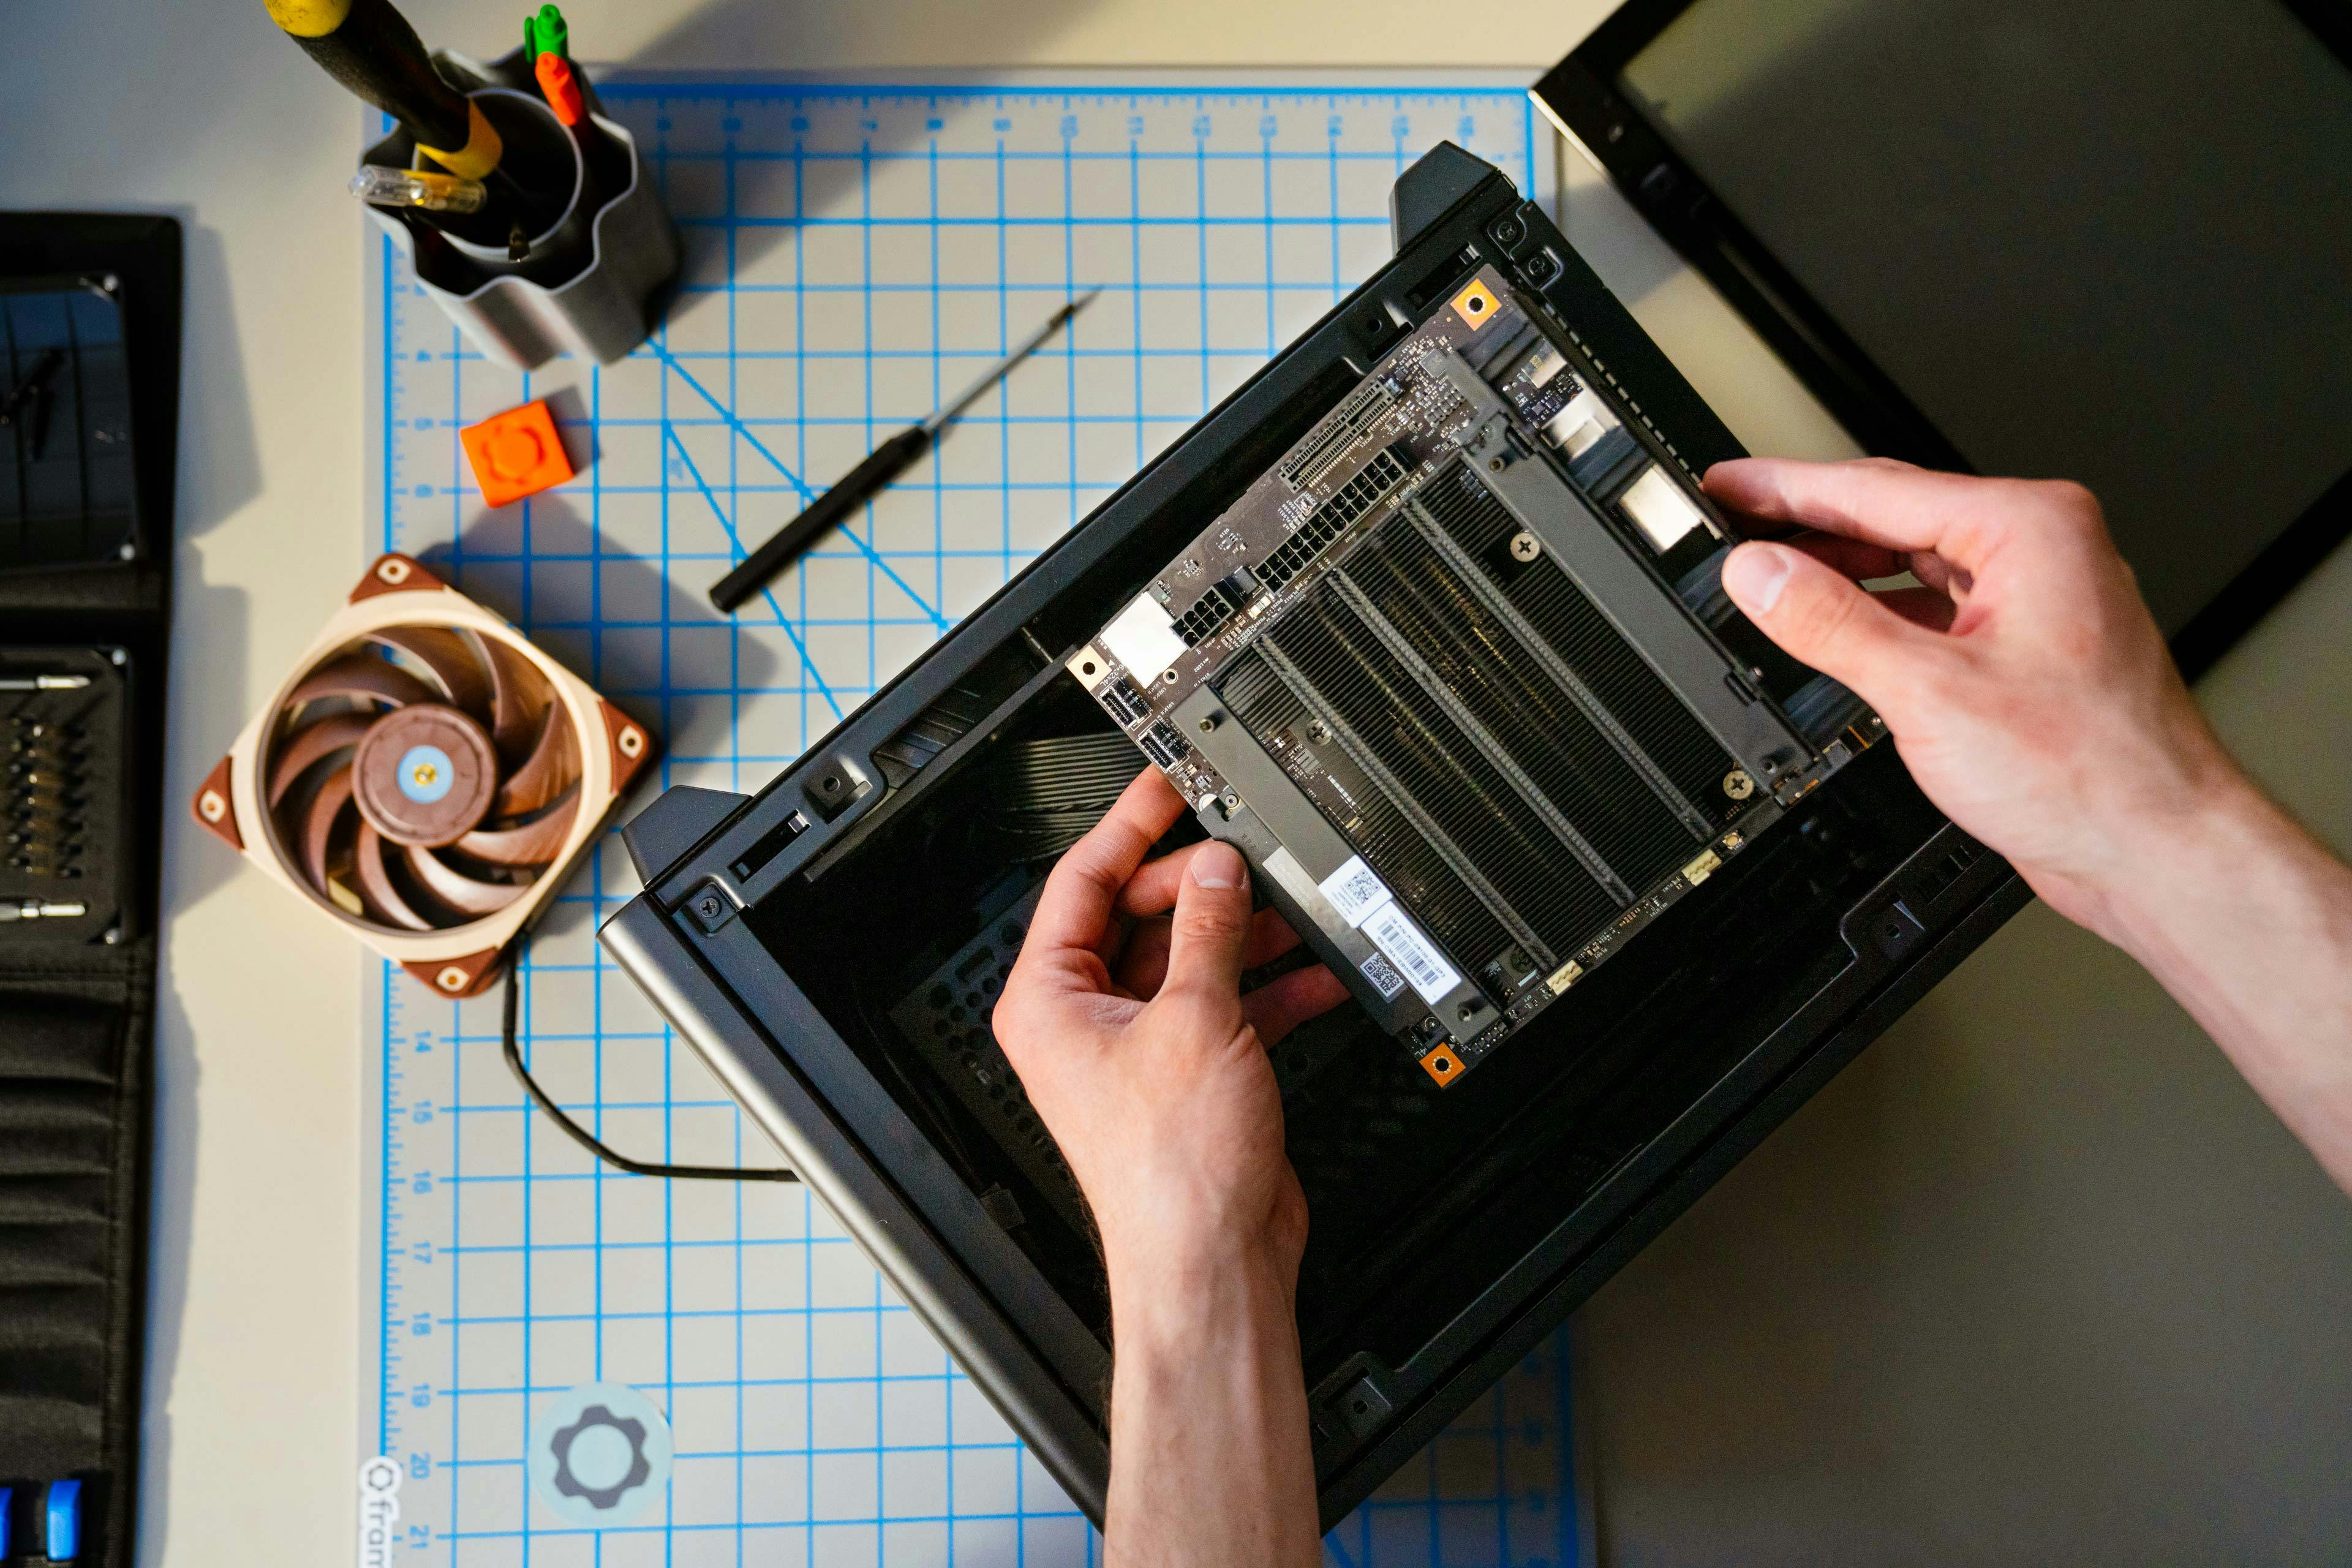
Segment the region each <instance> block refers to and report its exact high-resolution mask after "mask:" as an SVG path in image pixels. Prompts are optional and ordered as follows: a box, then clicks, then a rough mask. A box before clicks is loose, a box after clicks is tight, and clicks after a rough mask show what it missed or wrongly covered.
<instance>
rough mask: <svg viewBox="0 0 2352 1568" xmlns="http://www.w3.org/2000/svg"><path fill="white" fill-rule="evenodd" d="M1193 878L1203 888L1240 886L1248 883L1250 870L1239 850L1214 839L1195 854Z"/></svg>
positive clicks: (1193, 858)
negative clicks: (1245, 866)
mask: <svg viewBox="0 0 2352 1568" xmlns="http://www.w3.org/2000/svg"><path fill="white" fill-rule="evenodd" d="M1192 880H1193V882H1194V883H1195V884H1196V885H1197V886H1200V887H1203V888H1219V889H1223V888H1239V887H1243V886H1244V885H1246V884H1247V882H1248V880H1249V872H1248V870H1247V869H1246V868H1244V866H1243V865H1242V858H1241V852H1240V851H1239V850H1237V849H1235V848H1234V847H1233V846H1232V845H1230V844H1219V843H1216V842H1214V841H1212V842H1210V843H1208V844H1205V845H1203V846H1202V847H1201V849H1200V850H1199V851H1198V852H1197V853H1196V854H1194V855H1193V857H1192Z"/></svg>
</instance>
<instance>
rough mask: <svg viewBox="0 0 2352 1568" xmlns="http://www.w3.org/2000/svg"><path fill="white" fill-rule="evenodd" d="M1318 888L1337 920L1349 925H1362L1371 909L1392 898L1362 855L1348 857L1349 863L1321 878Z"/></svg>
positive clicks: (1385, 884) (1386, 887) (1386, 885)
mask: <svg viewBox="0 0 2352 1568" xmlns="http://www.w3.org/2000/svg"><path fill="white" fill-rule="evenodd" d="M1319 886H1320V887H1321V888H1322V889H1323V896H1324V897H1325V898H1327V899H1328V900H1331V907H1332V908H1333V909H1335V910H1339V918H1340V919H1341V920H1343V921H1347V922H1348V923H1349V925H1351V926H1360V925H1362V924H1363V923H1364V921H1366V920H1368V919H1370V916H1371V913H1372V911H1373V910H1377V909H1379V908H1380V907H1381V905H1382V904H1385V903H1389V902H1391V900H1393V898H1394V895H1393V894H1391V892H1390V891H1389V889H1388V884H1387V883H1385V882H1383V881H1381V879H1380V878H1379V877H1378V876H1376V875H1374V874H1373V871H1372V868H1370V866H1367V865H1365V864H1364V858H1363V857H1362V856H1361V855H1350V856H1349V857H1348V863H1347V864H1346V865H1344V866H1342V867H1340V868H1339V869H1338V870H1336V871H1334V872H1332V873H1331V874H1330V875H1329V876H1328V877H1326V878H1324V879H1323V880H1322V882H1321V883H1320V884H1319Z"/></svg>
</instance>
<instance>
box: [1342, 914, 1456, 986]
mask: <svg viewBox="0 0 2352 1568" xmlns="http://www.w3.org/2000/svg"><path fill="white" fill-rule="evenodd" d="M1363 925H1364V934H1365V935H1366V936H1368V937H1370V938H1371V939H1372V945H1373V946H1374V947H1377V948H1379V949H1380V950H1381V952H1384V953H1386V954H1388V955H1389V957H1390V958H1391V960H1392V961H1394V963H1395V964H1396V966H1397V967H1398V968H1399V969H1402V970H1403V971H1404V977H1405V978H1406V979H1407V980H1410V981H1411V982H1412V988H1413V989H1414V990H1415V991H1417V992H1419V993H1421V999H1422V1000H1423V1001H1424V1002H1435V1001H1437V1000H1439V999H1440V998H1441V997H1443V996H1444V994H1446V993H1447V992H1449V991H1451V990H1453V989H1454V987H1455V986H1456V985H1459V984H1462V977H1461V976H1460V975H1459V974H1456V973H1454V966H1453V965H1452V964H1450V963H1446V962H1445V959H1444V955H1443V954H1441V953H1440V952H1438V951H1437V949H1436V948H1435V947H1433V946H1432V945H1431V944H1430V941H1429V939H1428V938H1427V937H1425V936H1423V935H1422V934H1421V931H1420V930H1419V929H1418V928H1417V927H1415V926H1414V924H1413V923H1412V921H1409V920H1407V919H1405V917H1404V911H1403V910H1400V909H1398V908H1397V907H1396V904H1395V903H1394V902H1393V901H1391V902H1389V903H1386V904H1383V905H1381V907H1380V908H1379V909H1377V910H1373V911H1372V913H1371V915H1370V918H1368V919H1367V920H1366V921H1364V922H1363Z"/></svg>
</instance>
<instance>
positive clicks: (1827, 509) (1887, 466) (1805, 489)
mask: <svg viewBox="0 0 2352 1568" xmlns="http://www.w3.org/2000/svg"><path fill="white" fill-rule="evenodd" d="M2002 482H2003V481H2000V480H1997V479H1976V478H1972V477H1970V476H1969V475H1966V474H1939V473H1937V472H1934V471H1933V470H1931V469H1927V468H1913V467H1912V466H1911V465H1910V464H1908V463H1897V462H1895V461H1893V460H1892V459H1890V458H1860V459H1858V460H1856V461H1853V462H1850V463H1800V462H1793V461H1790V460H1789V459H1786V458H1738V459H1737V460H1735V461H1732V462H1728V463H1717V464H1716V465H1715V467H1713V468H1709V469H1708V470H1707V471H1706V480H1705V488H1706V493H1707V494H1708V495H1710V496H1712V497H1713V498H1714V499H1715V500H1717V501H1719V502H1721V503H1722V504H1723V505H1725V506H1727V507H1729V508H1731V509H1732V510H1734V511H1738V512H1744V513H1746V514H1747V515H1748V516H1749V517H1757V518H1763V519H1765V520H1767V521H1776V522H1801V523H1803V524H1805V525H1807V526H1808V527H1811V528H1817V529H1821V530H1822V531H1825V532H1830V533H1839V534H1843V535H1845V536H1847V537H1848V538H1852V539H1861V540H1866V541H1868V542H1871V543H1874V544H1883V545H1885V546H1887V547H1888V548H1889V549H1893V550H1932V551H1936V552H1939V553H1940V554H1942V555H1943V556H1944V557H1945V558H1946V559H1947V560H1948V561H1952V562H1956V563H1958V564H1960V565H1962V566H1974V565H1976V564H1978V563H1979V562H1980V561H1981V560H1982V558H1983V556H1984V554H1985V552H1987V551H1988V550H1989V549H1990V546H1991V543H1992V534H1991V531H1990V530H1991V527H1992V525H1991V524H1990V523H1989V522H1988V521H1987V520H1988V519H1989V518H1990V517H1992V516H1994V515H1997V514H1998V512H1999V510H2000V509H1999V508H1996V507H1992V506H1989V505H1988V504H1987V499H1988V495H1989V493H1990V490H1991V489H1992V488H1993V487H1995V486H1997V485H2000V483H2002Z"/></svg>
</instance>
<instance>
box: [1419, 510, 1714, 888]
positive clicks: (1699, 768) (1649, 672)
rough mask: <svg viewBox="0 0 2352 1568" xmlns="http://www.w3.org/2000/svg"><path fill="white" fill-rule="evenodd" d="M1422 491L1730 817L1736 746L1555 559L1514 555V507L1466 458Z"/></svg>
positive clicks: (1703, 796) (1624, 720) (1503, 585)
mask: <svg viewBox="0 0 2352 1568" xmlns="http://www.w3.org/2000/svg"><path fill="white" fill-rule="evenodd" d="M1414 499H1415V500H1418V501H1419V502H1420V504H1421V507H1422V510H1424V511H1425V512H1427V513H1428V514H1429V516H1430V518H1431V520H1432V521H1434V522H1435V523H1436V524H1437V525H1438V526H1439V527H1440V528H1442V529H1444V531H1445V532H1446V533H1447V534H1448V535H1449V536H1451V537H1452V538H1453V540H1454V542H1455V543H1456V544H1458V545H1460V546H1461V547H1462V549H1463V551H1464V552H1465V554H1467V555H1469V557H1470V558H1471V559H1472V560H1474V561H1475V562H1477V563H1478V564H1479V567H1480V569H1481V570H1482V571H1484V572H1485V573H1486V576H1487V577H1488V578H1489V579H1490V580H1491V581H1493V582H1494V584H1496V586H1497V587H1499V588H1500V589H1501V590H1502V591H1503V596H1504V597H1505V598H1507V599H1508V600H1509V601H1510V603H1511V606H1512V608H1514V609H1516V610H1517V611H1518V612H1519V614H1521V615H1522V616H1526V617H1527V619H1528V624H1529V625H1530V626H1534V627H1535V628H1536V630H1537V631H1538V633H1539V634H1540V635H1541V636H1542V637H1543V639H1544V642H1545V643H1546V645H1547V646H1549V647H1550V649H1551V651H1552V652H1553V653H1554V654H1555V655H1557V656H1558V657H1559V660H1560V662H1561V663H1563V664H1565V665H1567V666H1568V668H1570V669H1571V670H1574V671H1575V672H1576V675H1577V678H1578V679H1580V680H1582V681H1583V682H1584V684H1585V686H1586V687H1587V688H1588V689H1590V690H1591V692H1592V694H1593V696H1595V697H1597V698H1599V699H1600V700H1601V706H1602V707H1604V708H1606V709H1608V710H1609V711H1610V713H1611V714H1612V716H1613V717H1614V718H1615V719H1616V721H1618V723H1620V724H1622V725H1623V726H1624V728H1625V731H1626V733H1627V734H1629V735H1631V736H1632V737H1633V742H1634V744H1636V745H1638V746H1639V747H1641V749H1642V751H1643V752H1644V753H1646V754H1647V755H1648V757H1649V759H1650V760H1651V762H1653V763H1655V764H1656V765H1657V768H1658V770H1659V772H1661V773H1664V774H1665V775H1666V777H1667V778H1668V779H1670V780H1672V781H1673V782H1674V785H1675V788H1676V789H1678V790H1680V791H1681V792H1682V794H1683V797H1684V798H1685V799H1686V800H1688V801H1689V802H1690V803H1691V805H1694V806H1696V807H1697V808H1698V810H1699V811H1700V812H1701V813H1702V814H1703V815H1705V816H1706V817H1707V818H1708V819H1709V820H1710V821H1712V822H1715V823H1717V824H1720V823H1722V822H1724V821H1725V820H1727V816H1728V813H1729V809H1730V805H1731V802H1730V801H1729V799H1728V798H1727V796H1726V795H1724V793H1723V780H1724V775H1726V774H1727V773H1730V772H1731V771H1732V769H1733V768H1734V767H1736V766H1737V765H1738V764H1737V763H1734V762H1733V761H1732V759H1731V756H1730V753H1728V752H1726V751H1725V750H1724V749H1723V748H1722V747H1721V746H1720V745H1718V744H1717V742H1716V740H1715V737H1714V736H1713V735H1711V734H1709V733H1708V732H1707V729H1706V725H1704V724H1702V723H1700V722H1699V721H1698V719H1697V717H1696V715H1695V714H1693V713H1692V712H1691V710H1689V709H1687V708H1685V707H1684V706H1683V705H1682V703H1681V701H1680V700H1677V699H1676V698H1675V694H1674V692H1673V690H1672V689H1670V688H1669V687H1668V686H1667V685H1666V683H1665V682H1664V680H1662V679H1659V678H1658V675H1657V672H1656V671H1655V670H1653V669H1652V668H1650V667H1649V666H1648V665H1647V664H1645V663H1644V662H1643V659H1642V656H1641V655H1640V654H1638V653H1636V652H1634V651H1633V647H1631V646H1630V645H1629V644H1627V643H1626V641H1625V639H1624V638H1623V637H1620V636H1619V635H1618V634H1617V630H1616V628H1615V627H1613V626H1611V625H1610V624H1609V619H1608V617H1607V616H1603V615H1602V614H1601V611H1600V610H1599V608H1598V607H1596V606H1595V605H1593V603H1592V601H1591V599H1588V598H1586V597H1585V595H1584V592H1583V590H1582V589H1580V588H1579V587H1578V586H1577V585H1576V584H1575V583H1574V582H1572V581H1570V578H1569V575H1568V574H1567V573H1565V572H1563V571H1561V570H1559V567H1558V566H1557V565H1556V564H1554V563H1550V562H1549V561H1537V562H1534V563H1529V564H1528V565H1526V566H1521V565H1519V564H1518V563H1516V562H1513V561H1511V560H1510V557H1509V552H1508V550H1507V548H1506V545H1507V541H1508V540H1509V539H1510V537H1511V535H1513V534H1514V533H1517V531H1518V529H1519V523H1518V520H1517V518H1516V517H1514V516H1513V515H1512V514H1511V512H1510V510H1509V509H1508V508H1507V507H1506V506H1504V505H1503V503H1502V502H1501V501H1499V500H1496V499H1495V497H1494V495H1493V494H1492V492H1490V491H1489V490H1488V489H1486V486H1484V485H1482V484H1480V483H1479V482H1478V479H1477V476H1475V474H1473V473H1471V472H1470V470H1469V469H1467V468H1455V469H1454V470H1453V471H1452V472H1450V473H1445V474H1441V475H1439V476H1438V477H1437V478H1436V479H1433V480H1431V481H1430V482H1429V483H1428V484H1426V485H1424V486H1423V487H1422V489H1420V490H1419V491H1418V492H1417V493H1416V495H1415V498H1414ZM1628 880H1629V881H1630V880H1633V879H1631V878H1629V879H1628ZM1636 885H1637V886H1638V885H1639V884H1638V883H1636Z"/></svg>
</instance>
